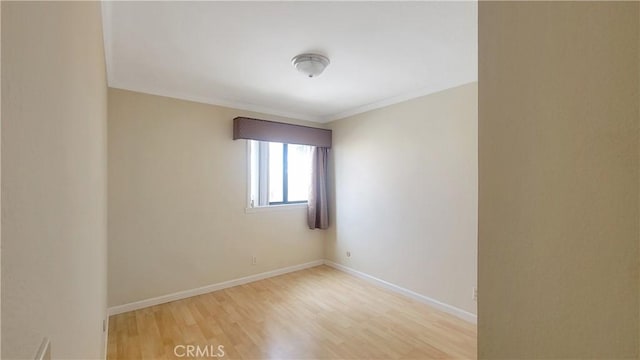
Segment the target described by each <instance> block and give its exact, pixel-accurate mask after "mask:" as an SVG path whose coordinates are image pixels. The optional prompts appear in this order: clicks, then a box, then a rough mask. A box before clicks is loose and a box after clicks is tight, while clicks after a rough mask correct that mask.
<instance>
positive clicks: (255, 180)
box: [249, 140, 313, 207]
mask: <svg viewBox="0 0 640 360" xmlns="http://www.w3.org/2000/svg"><path fill="white" fill-rule="evenodd" d="M312 150H313V147H311V146H308V145H296V144H283V143H276V142H266V141H255V140H249V172H250V186H249V206H250V207H260V206H270V205H285V204H299V203H306V202H307V200H308V197H309V187H310V186H311V153H312Z"/></svg>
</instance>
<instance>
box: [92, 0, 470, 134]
mask: <svg viewBox="0 0 640 360" xmlns="http://www.w3.org/2000/svg"><path fill="white" fill-rule="evenodd" d="M477 18H478V16H477V3H476V2H448V1H447V2H125V1H123V2H103V24H104V31H105V35H104V36H105V51H106V57H107V73H108V80H109V85H110V86H112V87H116V88H122V89H128V90H134V91H140V92H146V93H151V94H157V95H164V96H170V97H175V98H181V99H186V100H194V101H199V102H205V103H210V104H216V105H222V106H229V107H235V108H239V109H245V110H252V111H258V112H264V113H267V114H273V115H281V116H288V117H294V118H299V119H304V120H311V121H318V122H326V121H331V120H335V119H339V118H342V117H345V116H349V115H353V114H356V113H360V112H364V111H367V110H371V109H375V108H378V107H382V106H386V105H390V104H393V103H396V102H400V101H404V100H408V99H410V98H414V97H418V96H422V95H426V94H429V93H432V92H436V91H440V90H443V89H447V88H451V87H454V86H457V85H461V84H465V83H468V82H472V81H476V80H477V62H478V59H477V53H478V51H477V48H478V46H477V38H478V36H477ZM303 52H318V53H320V54H324V55H326V56H328V57H329V58H330V59H331V64H330V65H329V67H328V68H327V69H326V70H325V72H324V73H323V74H322V75H321V76H320V77H318V78H313V79H309V78H306V77H305V76H303V75H302V74H300V73H298V72H297V71H296V70H295V69H294V68H293V66H292V65H291V62H290V61H291V58H292V57H293V56H295V55H297V54H300V53H303Z"/></svg>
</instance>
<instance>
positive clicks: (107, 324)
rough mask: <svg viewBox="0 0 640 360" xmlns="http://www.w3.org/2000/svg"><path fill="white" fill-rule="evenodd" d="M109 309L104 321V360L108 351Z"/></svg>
mask: <svg viewBox="0 0 640 360" xmlns="http://www.w3.org/2000/svg"><path fill="white" fill-rule="evenodd" d="M108 314H109V309H107V316H105V317H106V319H105V320H104V327H105V329H104V334H103V336H104V360H107V351H108V349H109V315H108Z"/></svg>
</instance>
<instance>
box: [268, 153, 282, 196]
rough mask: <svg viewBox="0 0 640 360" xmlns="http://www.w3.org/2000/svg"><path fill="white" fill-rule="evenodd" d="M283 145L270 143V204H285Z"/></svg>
mask: <svg viewBox="0 0 640 360" xmlns="http://www.w3.org/2000/svg"><path fill="white" fill-rule="evenodd" d="M282 155H283V144H281V143H269V202H270V203H273V202H283V201H284V194H283V193H284V191H283V186H282V185H283V183H282V181H283V178H284V174H283V163H282V162H283V159H282Z"/></svg>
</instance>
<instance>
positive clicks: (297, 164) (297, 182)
mask: <svg viewBox="0 0 640 360" xmlns="http://www.w3.org/2000/svg"><path fill="white" fill-rule="evenodd" d="M311 149H312V148H311V146H307V145H293V144H289V145H288V152H287V155H288V159H287V162H288V164H289V168H288V171H289V184H288V185H289V193H288V200H289V201H307V200H308V199H309V186H311Z"/></svg>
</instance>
